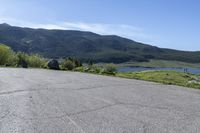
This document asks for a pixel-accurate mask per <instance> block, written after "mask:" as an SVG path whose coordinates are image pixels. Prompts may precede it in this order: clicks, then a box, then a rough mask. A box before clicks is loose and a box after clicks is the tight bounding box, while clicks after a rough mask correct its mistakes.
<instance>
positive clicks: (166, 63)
mask: <svg viewBox="0 0 200 133" xmlns="http://www.w3.org/2000/svg"><path fill="white" fill-rule="evenodd" d="M118 66H139V67H172V68H186V67H190V68H200V63H187V62H180V61H167V60H150V61H149V62H127V63H123V64H118Z"/></svg>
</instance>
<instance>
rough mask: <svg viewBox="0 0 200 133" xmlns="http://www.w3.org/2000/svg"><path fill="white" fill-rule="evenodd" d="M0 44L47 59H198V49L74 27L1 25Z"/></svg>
mask: <svg viewBox="0 0 200 133" xmlns="http://www.w3.org/2000/svg"><path fill="white" fill-rule="evenodd" d="M0 43H3V44H6V45H8V46H10V47H11V48H12V49H13V50H14V51H22V52H26V53H38V54H41V55H43V56H44V57H47V58H63V57H69V56H73V57H77V58H79V59H81V60H82V61H89V60H92V61H93V62H114V63H121V62H127V61H148V60H149V59H163V60H177V61H184V62H194V63H196V62H200V52H187V51H178V50H173V49H163V48H158V47H155V46H151V45H147V44H143V43H139V42H135V41H133V40H130V39H126V38H122V37H119V36H115V35H99V34H95V33H92V32H83V31H73V30H47V29H31V28H22V27H15V26H10V25H8V24H5V23H4V24H0Z"/></svg>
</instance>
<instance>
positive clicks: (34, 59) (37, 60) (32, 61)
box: [27, 54, 47, 68]
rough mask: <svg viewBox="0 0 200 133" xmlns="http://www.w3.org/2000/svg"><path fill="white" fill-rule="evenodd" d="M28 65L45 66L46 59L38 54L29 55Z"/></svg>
mask: <svg viewBox="0 0 200 133" xmlns="http://www.w3.org/2000/svg"><path fill="white" fill-rule="evenodd" d="M27 61H28V65H29V66H30V67H34V68H45V64H46V62H47V61H46V60H45V59H44V58H43V57H41V56H40V55H38V54H35V55H30V56H28V57H27Z"/></svg>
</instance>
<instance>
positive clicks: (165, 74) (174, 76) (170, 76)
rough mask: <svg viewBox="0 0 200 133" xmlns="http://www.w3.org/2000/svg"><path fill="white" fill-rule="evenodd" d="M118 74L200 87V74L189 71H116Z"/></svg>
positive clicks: (119, 75) (169, 83)
mask: <svg viewBox="0 0 200 133" xmlns="http://www.w3.org/2000/svg"><path fill="white" fill-rule="evenodd" d="M116 76H118V77H124V78H133V79H139V80H146V81H152V82H157V83H162V84H168V85H178V86H184V87H190V88H197V89H200V76H199V75H194V74H189V73H181V72H176V71H143V72H135V73H134V72H132V73H131V72H130V73H116Z"/></svg>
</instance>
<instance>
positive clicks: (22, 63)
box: [19, 60, 28, 68]
mask: <svg viewBox="0 0 200 133" xmlns="http://www.w3.org/2000/svg"><path fill="white" fill-rule="evenodd" d="M19 65H20V66H21V67H23V68H28V63H27V62H26V61H25V60H21V61H20V62H19Z"/></svg>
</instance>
